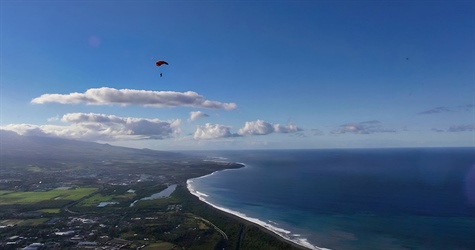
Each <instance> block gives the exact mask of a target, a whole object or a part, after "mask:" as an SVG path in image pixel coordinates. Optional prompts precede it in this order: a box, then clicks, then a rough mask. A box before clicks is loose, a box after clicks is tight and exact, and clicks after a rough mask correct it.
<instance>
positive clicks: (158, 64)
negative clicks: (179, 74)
mask: <svg viewBox="0 0 475 250" xmlns="http://www.w3.org/2000/svg"><path fill="white" fill-rule="evenodd" d="M163 64H165V65H168V63H167V62H165V61H157V62H156V63H155V65H157V67H160V66H162V65H163ZM160 77H162V72H160Z"/></svg>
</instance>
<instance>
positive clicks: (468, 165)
mask: <svg viewBox="0 0 475 250" xmlns="http://www.w3.org/2000/svg"><path fill="white" fill-rule="evenodd" d="M197 154H201V155H203V156H207V157H208V160H213V159H216V160H223V159H226V160H228V161H233V162H242V163H244V164H245V165H246V167H245V168H241V169H236V170H225V171H220V172H215V173H213V174H212V175H208V176H206V177H202V178H197V179H193V180H190V181H189V183H188V184H189V185H188V186H189V189H190V190H191V191H192V192H193V193H194V194H195V195H197V196H199V197H200V198H201V199H202V200H205V201H206V202H208V203H210V204H212V205H214V206H217V207H219V208H220V209H223V210H225V211H228V212H231V213H234V214H237V215H239V216H241V217H243V218H247V219H248V220H251V221H254V222H256V223H259V224H261V225H263V226H265V227H267V228H269V229H271V230H273V231H275V232H276V233H279V234H280V235H281V236H282V237H284V238H287V239H289V240H292V241H295V242H297V243H299V244H301V245H305V246H307V247H308V248H315V249H318V248H329V249H475V237H473V236H474V235H475V165H474V163H475V149H474V148H450V149H448V148H432V149H373V150H371V149H365V150H355V149H352V150H343V149H341V150H288V151H285V150H278V151H228V152H224V151H223V152H200V153H197Z"/></svg>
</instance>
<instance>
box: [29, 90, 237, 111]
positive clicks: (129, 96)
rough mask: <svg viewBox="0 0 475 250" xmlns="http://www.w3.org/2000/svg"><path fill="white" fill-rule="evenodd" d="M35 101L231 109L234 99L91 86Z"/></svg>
mask: <svg viewBox="0 0 475 250" xmlns="http://www.w3.org/2000/svg"><path fill="white" fill-rule="evenodd" d="M31 102H32V103H34V104H45V103H61V104H89V105H124V106H126V105H143V106H147V107H156V108H162V107H178V106H186V107H195V108H208V109H225V110H233V109H236V108H237V105H236V104H235V103H222V102H218V101H210V100H206V99H205V98H204V97H203V96H201V95H199V94H198V93H196V92H193V91H187V92H183V93H182V92H175V91H149V90H135V89H114V88H107V87H102V88H91V89H88V90H87V91H86V92H84V93H77V92H74V93H70V94H64V95H63V94H43V95H41V96H39V97H36V98H34V99H33V100H31Z"/></svg>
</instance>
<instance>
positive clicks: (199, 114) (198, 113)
mask: <svg viewBox="0 0 475 250" xmlns="http://www.w3.org/2000/svg"><path fill="white" fill-rule="evenodd" d="M203 117H209V115H208V114H206V113H204V112H201V111H191V112H190V118H188V121H196V120H198V119H200V118H203Z"/></svg>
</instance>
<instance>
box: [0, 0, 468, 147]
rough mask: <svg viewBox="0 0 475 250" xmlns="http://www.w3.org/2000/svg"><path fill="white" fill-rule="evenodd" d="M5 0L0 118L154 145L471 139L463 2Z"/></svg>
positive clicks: (11, 125)
mask: <svg viewBox="0 0 475 250" xmlns="http://www.w3.org/2000/svg"><path fill="white" fill-rule="evenodd" d="M0 4H1V5H0V8H1V9H0V11H1V13H0V14H1V15H0V16H1V17H0V19H1V20H0V21H1V23H0V28H1V30H0V45H1V47H0V50H1V54H0V62H1V72H0V97H1V101H0V104H1V110H0V115H1V117H0V126H1V127H0V128H1V129H7V130H13V131H16V132H17V133H20V134H24V135H42V136H58V137H65V138H72V139H79V140H89V141H98V142H107V143H110V144H113V145H122V146H131V147H138V148H144V147H147V148H152V149H159V150H181V149H184V150H187V149H275V148H359V147H363V148H367V147H370V148H374V147H424V146H431V147H432V146H442V147H445V146H474V145H475V3H474V2H473V1H384V0H383V1H97V2H96V1H41V0H39V1H9V0H6V1H2V2H1V3H0ZM157 60H165V61H167V62H168V63H169V65H168V66H167V65H163V66H160V67H156V66H155V62H156V61H157ZM160 73H162V74H163V77H160Z"/></svg>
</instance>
